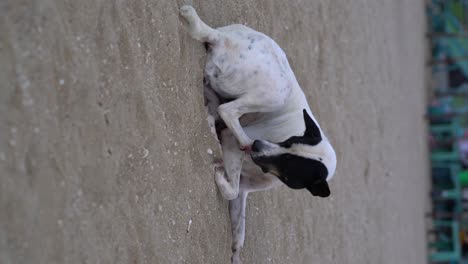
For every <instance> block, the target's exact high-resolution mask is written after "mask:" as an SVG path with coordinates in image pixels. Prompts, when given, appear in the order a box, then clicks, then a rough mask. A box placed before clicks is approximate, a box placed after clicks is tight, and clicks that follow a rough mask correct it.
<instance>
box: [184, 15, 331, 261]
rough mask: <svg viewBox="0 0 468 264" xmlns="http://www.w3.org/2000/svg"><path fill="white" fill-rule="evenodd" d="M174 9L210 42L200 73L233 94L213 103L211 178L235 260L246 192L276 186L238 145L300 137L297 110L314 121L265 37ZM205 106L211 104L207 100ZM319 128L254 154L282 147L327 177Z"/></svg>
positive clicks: (327, 147) (327, 158)
mask: <svg viewBox="0 0 468 264" xmlns="http://www.w3.org/2000/svg"><path fill="white" fill-rule="evenodd" d="M180 13H181V15H182V16H183V17H184V18H185V19H186V21H187V22H188V30H189V33H190V35H191V36H192V37H193V38H194V39H196V40H199V41H203V42H207V43H208V44H209V45H210V52H209V53H208V57H207V62H206V67H205V78H206V79H207V80H208V82H209V84H210V85H211V88H212V89H213V90H215V91H216V93H217V94H218V95H220V96H221V97H223V98H227V99H233V100H232V101H231V102H229V103H225V104H221V105H220V106H219V107H218V114H219V116H220V117H221V118H222V119H223V121H224V122H225V123H226V125H227V127H228V128H229V129H228V130H224V131H223V133H222V141H221V145H222V149H223V161H224V165H221V164H217V165H216V169H215V180H216V183H217V185H218V188H219V190H220V192H221V194H222V195H223V197H224V198H226V199H228V200H230V202H229V211H230V215H231V226H232V240H233V241H232V251H233V256H232V262H233V263H236V264H238V263H240V255H239V254H240V253H239V252H240V249H241V248H242V246H243V243H244V237H245V205H246V198H247V194H248V193H249V192H253V191H259V190H267V189H270V188H272V187H276V186H279V185H281V182H280V180H279V179H278V178H277V177H276V176H274V175H273V174H271V173H266V174H265V173H263V172H262V170H261V169H260V168H259V167H258V166H257V165H255V164H254V163H253V161H252V159H251V157H250V156H249V155H245V153H244V152H243V151H241V150H240V148H242V149H245V148H248V147H249V146H251V145H252V143H253V141H254V140H263V141H264V142H265V143H266V144H267V142H282V141H284V140H286V139H288V138H290V137H291V136H302V135H303V134H304V131H305V124H304V118H303V112H302V111H303V109H306V111H307V112H308V114H309V116H310V117H311V118H312V119H313V120H314V122H315V123H316V124H317V125H318V122H317V121H316V120H315V117H314V116H313V115H312V112H311V110H310V107H309V105H308V103H307V100H306V97H305V95H304V93H303V92H302V90H301V88H300V87H299V84H298V82H297V80H296V77H295V75H294V73H293V71H292V70H291V67H290V66H289V63H288V60H287V58H286V55H285V54H284V52H283V50H281V48H280V47H279V46H278V45H277V44H276V43H275V42H274V41H273V40H272V39H271V38H269V37H268V36H266V35H265V34H263V33H260V32H257V31H255V30H253V29H250V28H248V27H245V26H243V25H230V26H226V27H221V28H218V29H212V28H210V27H209V26H207V25H206V24H205V23H203V21H201V20H200V18H199V17H198V15H197V13H196V12H195V10H194V9H193V8H192V7H191V6H183V7H182V8H181V9H180ZM211 101H215V100H211ZM208 108H209V109H213V105H211V106H209V107H208ZM211 112H212V111H211ZM251 113H255V118H254V120H251V122H249V123H248V124H247V125H243V126H241V122H240V121H239V118H241V117H242V116H245V115H250V114H251ZM318 126H319V125H318ZM319 129H320V126H319ZM320 130H321V129H320ZM320 132H321V134H322V139H323V140H322V141H321V142H320V143H319V144H318V145H316V146H306V145H300V144H297V145H294V146H292V148H290V149H288V150H286V149H284V148H281V147H279V146H278V145H276V144H272V143H270V146H271V148H268V150H265V151H264V152H263V153H258V154H256V155H271V154H274V153H278V154H280V153H285V152H288V153H293V154H296V155H299V156H303V157H306V158H312V159H316V160H319V159H321V160H322V162H323V163H324V164H325V166H326V167H327V169H328V172H329V175H328V178H327V180H329V179H330V178H331V177H332V176H333V174H334V172H335V168H336V156H335V152H334V150H333V147H332V146H331V144H330V143H329V141H328V139H327V138H326V136H325V135H324V133H323V131H320Z"/></svg>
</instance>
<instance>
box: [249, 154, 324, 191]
mask: <svg viewBox="0 0 468 264" xmlns="http://www.w3.org/2000/svg"><path fill="white" fill-rule="evenodd" d="M254 162H255V163H256V164H257V165H259V166H260V167H261V168H262V170H264V172H265V171H268V168H274V169H275V170H276V171H277V172H278V174H279V175H278V178H279V179H280V180H281V181H282V182H283V183H284V184H286V185H287V186H288V187H289V188H292V189H304V188H306V189H307V190H309V191H310V192H311V193H312V195H314V196H319V197H328V196H330V188H329V186H328V183H327V176H328V170H327V167H326V166H325V165H324V164H323V163H322V162H320V161H318V160H313V159H308V158H304V157H300V156H296V155H293V154H281V155H277V156H270V157H268V156H267V157H265V156H263V157H258V158H254Z"/></svg>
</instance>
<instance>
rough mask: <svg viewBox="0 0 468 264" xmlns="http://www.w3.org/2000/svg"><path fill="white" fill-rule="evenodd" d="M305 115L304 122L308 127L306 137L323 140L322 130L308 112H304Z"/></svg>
mask: <svg viewBox="0 0 468 264" xmlns="http://www.w3.org/2000/svg"><path fill="white" fill-rule="evenodd" d="M303 114H304V122H305V126H306V131H305V133H304V137H313V138H320V139H322V134H321V133H320V129H319V127H318V126H317V124H316V123H315V122H314V120H313V119H312V118H311V117H310V116H309V114H308V113H307V111H306V110H305V109H304V110H303Z"/></svg>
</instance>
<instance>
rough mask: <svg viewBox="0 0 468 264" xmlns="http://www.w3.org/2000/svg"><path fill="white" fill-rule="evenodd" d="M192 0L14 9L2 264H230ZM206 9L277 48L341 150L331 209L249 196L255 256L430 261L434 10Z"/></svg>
mask: <svg viewBox="0 0 468 264" xmlns="http://www.w3.org/2000/svg"><path fill="white" fill-rule="evenodd" d="M390 2H393V3H390ZM181 5H182V2H181V1H177V2H176V1H163V0H161V1H156V0H154V1H146V0H136V1H105V0H98V1H96V0H80V1H71V0H69V1H54V0H35V1H33V0H29V1H28V0H6V1H2V3H0V88H1V89H0V263H5V264H9V263H227V262H228V260H229V257H230V231H229V230H230V225H229V220H228V218H227V202H225V201H223V200H222V198H221V196H220V195H219V194H218V193H217V190H216V187H215V185H214V182H213V173H212V172H213V169H212V167H211V162H212V160H213V158H214V157H213V156H217V155H219V150H218V147H217V144H216V142H215V141H214V139H213V138H212V136H211V134H210V132H209V129H208V127H207V122H206V114H205V110H204V106H203V97H202V67H203V65H204V54H205V51H204V48H203V46H202V45H201V44H200V43H196V42H194V41H193V40H191V39H190V38H189V37H188V35H187V33H186V31H185V30H184V27H183V24H182V22H181V20H180V18H179V16H178V7H179V6H181ZM194 5H195V7H196V8H197V9H198V10H199V13H200V16H201V17H202V18H203V19H204V20H206V22H207V23H209V24H211V25H213V26H222V25H225V24H230V23H244V24H247V25H249V26H251V27H254V28H256V29H258V30H261V31H263V32H265V33H266V34H268V35H270V36H272V37H273V38H274V39H276V40H277V41H278V43H279V44H280V45H281V46H282V47H283V48H284V49H285V50H286V52H287V54H288V56H289V58H290V63H291V65H292V67H293V69H294V70H295V72H296V74H297V77H298V80H299V82H300V84H301V85H302V87H303V89H304V90H305V91H306V94H307V96H308V99H309V101H310V102H311V106H312V109H313V111H314V113H315V115H316V117H317V118H318V119H319V121H320V122H321V125H322V127H323V128H324V130H325V131H326V132H327V134H328V136H329V137H330V139H331V140H332V141H333V143H334V145H335V146H336V150H337V153H338V158H339V162H338V171H337V175H336V176H335V178H334V179H333V181H332V182H331V189H332V197H331V198H330V199H318V198H313V197H311V196H310V194H308V193H306V192H298V191H291V190H288V189H286V188H279V189H276V190H274V191H271V192H264V193H258V194H254V195H252V196H251V197H250V199H249V207H248V214H247V218H248V220H247V237H246V248H245V250H244V251H243V253H242V255H243V258H244V259H245V262H246V263H423V262H424V261H425V244H424V243H425V240H424V239H425V237H424V226H423V213H424V201H425V200H424V195H425V192H426V189H427V184H426V178H427V177H426V174H427V169H426V166H427V164H426V157H425V155H426V154H425V153H426V148H425V142H424V123H423V119H422V115H423V111H424V103H425V102H424V87H423V85H424V82H423V80H424V72H423V67H422V65H423V64H422V63H423V58H424V49H423V47H424V42H423V31H424V26H423V25H424V20H423V15H424V13H423V11H424V10H423V4H422V3H420V1H416V0H413V1H404V3H403V1H401V3H398V2H396V1H383V0H382V1H374V0H359V1H354V0H353V1H349V0H348V1H345V0H341V1H326V0H321V1H305V0H304V1H303V0H294V1H253V0H252V1H197V2H196V3H194ZM208 149H211V150H213V151H214V155H210V154H209V153H208ZM402 153H404V154H402ZM189 221H192V223H191V226H190V230H188V231H187V228H188V224H189ZM397 252H398V253H397Z"/></svg>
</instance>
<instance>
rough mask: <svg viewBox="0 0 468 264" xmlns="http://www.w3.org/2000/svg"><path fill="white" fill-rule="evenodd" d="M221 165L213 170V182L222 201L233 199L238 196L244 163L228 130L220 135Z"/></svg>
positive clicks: (240, 152) (242, 156) (241, 153)
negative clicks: (222, 198)
mask: <svg viewBox="0 0 468 264" xmlns="http://www.w3.org/2000/svg"><path fill="white" fill-rule="evenodd" d="M220 140H221V148H222V150H223V163H224V165H223V166H221V165H220V164H218V165H217V167H216V169H215V181H216V185H217V186H218V189H219V191H220V192H221V195H223V197H224V199H226V200H232V199H235V198H236V197H237V196H238V194H239V180H240V174H241V170H242V162H243V161H244V155H245V154H244V152H242V151H241V150H239V148H238V145H237V141H236V139H235V138H234V136H233V135H232V133H231V131H230V130H229V129H224V130H223V132H222V133H221V138H220Z"/></svg>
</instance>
